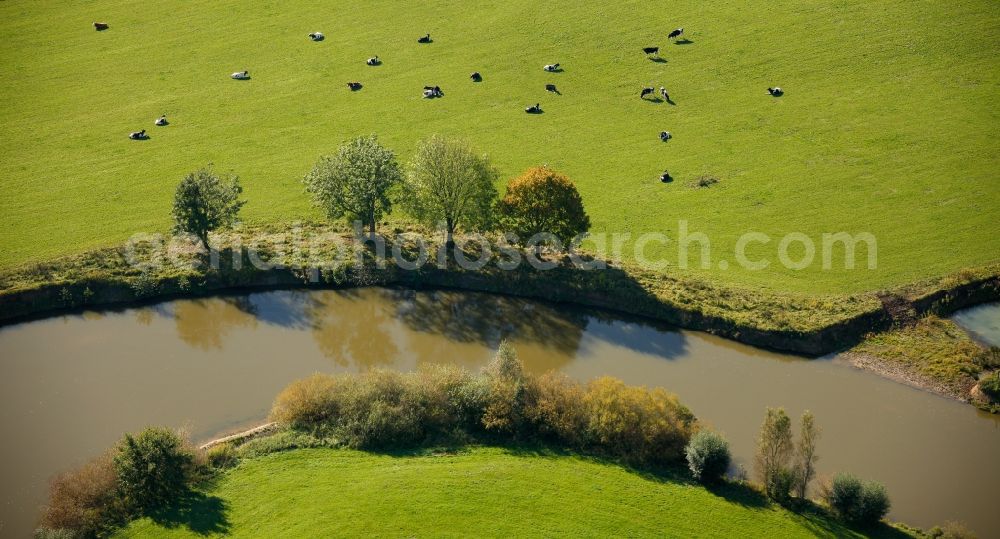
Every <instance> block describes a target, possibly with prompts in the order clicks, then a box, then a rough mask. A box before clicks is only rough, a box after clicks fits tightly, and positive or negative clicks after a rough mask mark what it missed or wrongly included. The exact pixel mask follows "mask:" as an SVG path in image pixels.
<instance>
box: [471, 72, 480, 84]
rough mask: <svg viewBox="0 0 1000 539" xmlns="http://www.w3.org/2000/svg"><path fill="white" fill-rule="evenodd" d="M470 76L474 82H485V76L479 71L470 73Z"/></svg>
mask: <svg viewBox="0 0 1000 539" xmlns="http://www.w3.org/2000/svg"><path fill="white" fill-rule="evenodd" d="M469 78H470V79H472V82H483V76H482V75H480V74H479V72H478V71H474V72H473V73H472V74H471V75H469Z"/></svg>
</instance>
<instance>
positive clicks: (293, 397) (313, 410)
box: [271, 373, 353, 428]
mask: <svg viewBox="0 0 1000 539" xmlns="http://www.w3.org/2000/svg"><path fill="white" fill-rule="evenodd" d="M352 382H353V379H351V378H345V377H333V376H330V375H328V374H320V373H316V374H314V375H312V376H310V377H308V378H303V379H301V380H296V381H294V382H292V383H291V384H289V385H288V386H287V387H286V388H285V389H283V390H282V391H281V393H279V394H278V396H277V398H275V400H274V405H273V406H272V407H271V419H272V420H273V421H277V422H279V423H283V424H286V425H290V426H292V427H299V428H317V427H320V426H322V425H325V424H327V423H329V422H332V421H334V420H335V419H336V417H337V415H338V414H339V413H340V410H339V409H338V398H337V395H338V394H339V393H341V392H342V391H344V390H346V389H347V388H344V387H340V386H343V385H348V384H350V383H352Z"/></svg>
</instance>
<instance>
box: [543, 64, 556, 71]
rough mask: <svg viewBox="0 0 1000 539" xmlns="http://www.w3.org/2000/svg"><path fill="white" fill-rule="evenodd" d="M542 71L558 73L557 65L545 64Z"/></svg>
mask: <svg viewBox="0 0 1000 539" xmlns="http://www.w3.org/2000/svg"><path fill="white" fill-rule="evenodd" d="M542 69H544V70H545V71H548V72H549V73H552V72H553V71H559V64H546V65H545V67H543V68H542Z"/></svg>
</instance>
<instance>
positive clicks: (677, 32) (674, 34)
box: [667, 28, 684, 39]
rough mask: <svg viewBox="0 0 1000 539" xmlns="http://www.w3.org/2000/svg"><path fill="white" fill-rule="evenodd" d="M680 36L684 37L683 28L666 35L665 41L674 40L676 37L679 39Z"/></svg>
mask: <svg viewBox="0 0 1000 539" xmlns="http://www.w3.org/2000/svg"><path fill="white" fill-rule="evenodd" d="M682 35H684V29H683V28H678V29H676V30H674V31H673V32H670V33H669V34H667V39H674V38H677V37H681V36H682Z"/></svg>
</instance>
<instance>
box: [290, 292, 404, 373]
mask: <svg viewBox="0 0 1000 539" xmlns="http://www.w3.org/2000/svg"><path fill="white" fill-rule="evenodd" d="M304 299H305V306H304V309H305V311H304V312H305V313H306V316H307V317H308V319H309V320H310V325H311V329H312V335H313V339H315V340H316V344H317V345H318V346H319V349H320V351H321V352H323V355H325V356H326V357H328V358H330V359H332V360H333V361H335V362H336V363H337V365H340V366H342V367H349V366H351V365H354V366H355V367H357V368H359V369H369V368H372V367H379V366H381V367H388V366H391V365H392V364H393V363H394V362H395V361H396V358H397V357H398V356H399V348H398V347H397V346H396V343H395V341H394V340H393V336H392V333H391V331H389V330H390V328H391V327H392V323H393V316H392V310H391V304H389V303H387V302H386V301H382V298H381V297H379V296H376V295H374V294H371V293H369V291H367V290H365V289H360V290H357V289H352V290H342V291H337V292H319V293H312V294H309V295H307V296H305V297H304Z"/></svg>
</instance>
